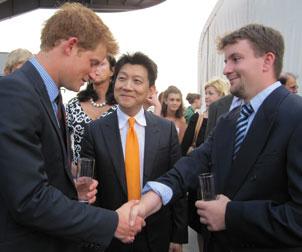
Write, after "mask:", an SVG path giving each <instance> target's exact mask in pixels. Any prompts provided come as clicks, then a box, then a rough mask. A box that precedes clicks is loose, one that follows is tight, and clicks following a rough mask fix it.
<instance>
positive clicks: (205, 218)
mask: <svg viewBox="0 0 302 252" xmlns="http://www.w3.org/2000/svg"><path fill="white" fill-rule="evenodd" d="M230 201H231V200H230V199H229V198H228V197H226V196H225V195H222V194H220V195H218V196H217V198H216V200H210V201H203V200H198V201H196V203H195V206H196V207H197V213H198V215H199V216H200V222H201V223H202V224H205V225H206V226H207V228H208V230H209V231H222V230H225V229H226V224H225V213H226V207H227V204H228V202H230Z"/></svg>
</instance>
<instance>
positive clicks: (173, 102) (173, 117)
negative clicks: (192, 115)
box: [161, 86, 187, 143]
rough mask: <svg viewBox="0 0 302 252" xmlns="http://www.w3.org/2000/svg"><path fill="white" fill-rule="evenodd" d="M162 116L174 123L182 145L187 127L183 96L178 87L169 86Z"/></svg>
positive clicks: (165, 94)
mask: <svg viewBox="0 0 302 252" xmlns="http://www.w3.org/2000/svg"><path fill="white" fill-rule="evenodd" d="M161 115H162V117H164V118H166V119H168V120H170V121H173V122H174V124H175V127H176V130H177V132H178V139H179V143H181V142H182V139H183V136H184V133H185V130H186V127H187V125H186V120H185V118H184V106H183V100H182V94H181V91H180V90H179V89H178V88H177V87H175V86H169V87H168V88H167V90H166V91H165V93H164V98H163V103H162V110H161Z"/></svg>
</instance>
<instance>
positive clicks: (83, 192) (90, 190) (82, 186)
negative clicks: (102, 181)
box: [74, 179, 99, 204]
mask: <svg viewBox="0 0 302 252" xmlns="http://www.w3.org/2000/svg"><path fill="white" fill-rule="evenodd" d="M74 184H75V186H76V189H77V192H78V197H79V198H85V199H87V200H88V204H93V203H94V202H95V200H96V196H95V195H96V193H97V189H96V187H97V186H98V184H99V182H98V181H97V180H95V179H92V180H91V182H90V183H80V182H77V181H76V179H74Z"/></svg>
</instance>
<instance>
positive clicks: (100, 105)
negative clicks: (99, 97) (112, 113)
mask: <svg viewBox="0 0 302 252" xmlns="http://www.w3.org/2000/svg"><path fill="white" fill-rule="evenodd" d="M90 103H91V104H92V106H94V107H96V108H101V107H104V106H105V105H106V104H107V101H104V102H102V103H95V102H94V100H92V98H91V99H90Z"/></svg>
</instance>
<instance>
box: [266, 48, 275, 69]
mask: <svg viewBox="0 0 302 252" xmlns="http://www.w3.org/2000/svg"><path fill="white" fill-rule="evenodd" d="M263 57H264V61H263V71H264V72H267V71H269V70H270V69H272V68H274V63H275V58H276V56H275V54H273V53H272V52H268V53H266V54H265V55H264V56H263ZM273 70H274V69H273Z"/></svg>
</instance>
